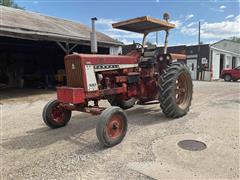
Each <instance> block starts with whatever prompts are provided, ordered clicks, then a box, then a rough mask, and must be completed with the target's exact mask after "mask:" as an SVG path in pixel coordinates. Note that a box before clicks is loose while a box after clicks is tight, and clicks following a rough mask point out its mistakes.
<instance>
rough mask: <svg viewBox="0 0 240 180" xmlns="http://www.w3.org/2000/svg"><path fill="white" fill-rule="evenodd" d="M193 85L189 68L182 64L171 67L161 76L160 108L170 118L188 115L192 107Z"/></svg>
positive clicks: (177, 63)
mask: <svg viewBox="0 0 240 180" xmlns="http://www.w3.org/2000/svg"><path fill="white" fill-rule="evenodd" d="M192 93H193V84H192V79H191V75H190V73H189V70H188V68H187V66H186V65H185V64H183V63H180V62H174V63H172V64H171V65H169V66H168V67H167V68H166V69H165V70H164V72H163V74H162V75H161V76H160V97H159V101H160V107H161V108H162V110H163V113H164V114H165V115H166V116H167V117H169V118H179V117H182V116H184V115H186V114H187V112H188V111H189V107H190V106H191V101H192Z"/></svg>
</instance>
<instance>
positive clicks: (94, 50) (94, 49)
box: [90, 17, 98, 54]
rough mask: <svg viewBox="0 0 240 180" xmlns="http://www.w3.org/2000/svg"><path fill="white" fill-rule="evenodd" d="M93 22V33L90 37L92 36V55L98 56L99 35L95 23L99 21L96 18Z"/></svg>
mask: <svg viewBox="0 0 240 180" xmlns="http://www.w3.org/2000/svg"><path fill="white" fill-rule="evenodd" d="M91 20H92V32H91V34H90V36H91V53H93V54H97V52H98V47H97V34H96V27H95V22H96V21H97V18H96V17H94V18H92V19H91Z"/></svg>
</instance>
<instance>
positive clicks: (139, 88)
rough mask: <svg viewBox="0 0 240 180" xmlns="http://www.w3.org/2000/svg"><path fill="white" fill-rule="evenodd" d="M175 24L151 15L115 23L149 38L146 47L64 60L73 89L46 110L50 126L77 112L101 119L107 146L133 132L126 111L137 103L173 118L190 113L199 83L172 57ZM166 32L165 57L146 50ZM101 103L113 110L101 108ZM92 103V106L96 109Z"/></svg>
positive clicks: (64, 91)
mask: <svg viewBox="0 0 240 180" xmlns="http://www.w3.org/2000/svg"><path fill="white" fill-rule="evenodd" d="M174 26H175V25H174V24H171V23H169V22H168V15H167V14H165V15H164V20H159V19H155V18H151V17H146V16H144V17H140V18H135V19H130V20H127V21H122V22H119V23H115V24H113V27H114V28H117V29H122V30H127V31H131V32H137V33H142V34H143V43H142V44H136V49H135V50H133V51H131V52H129V53H128V54H127V55H124V56H122V55H99V54H77V53H74V54H71V55H67V56H65V58H64V62H65V70H66V76H67V86H66V87H57V100H53V101H50V102H49V103H48V104H46V106H45V107H44V110H43V120H44V122H45V123H46V124H47V125H48V126H49V127H50V128H60V127H63V126H65V125H66V124H67V123H68V122H69V120H70V118H71V113H72V111H80V112H86V113H91V114H93V115H99V114H100V116H99V119H98V123H97V127H96V133H97V138H98V140H99V141H100V143H101V144H103V145H104V146H106V147H111V146H114V145H116V144H118V143H120V142H121V141H122V140H123V138H124V136H125V134H126V132H127V127H128V124H127V115H126V113H125V112H124V111H123V109H128V108H131V107H133V106H134V105H135V103H138V104H141V105H146V104H148V103H150V102H157V103H160V107H161V109H162V111H163V113H164V114H165V115H166V116H167V117H169V118H179V117H182V116H184V115H186V114H187V112H188V111H189V107H190V105H191V100H192V93H193V85H192V80H191V76H190V73H189V71H188V68H187V66H186V65H185V63H183V62H180V61H175V60H176V59H178V60H182V59H184V58H185V56H184V55H181V54H168V53H167V39H168V34H169V31H170V29H173V28H174ZM161 30H163V31H165V32H166V36H165V45H164V53H160V50H159V49H158V48H156V47H154V46H148V47H146V48H145V42H146V37H147V35H148V34H149V33H150V32H156V31H161ZM101 99H105V100H108V102H109V103H110V104H111V107H108V108H103V107H99V105H98V102H99V101H100V100H101ZM90 103H91V104H92V105H90Z"/></svg>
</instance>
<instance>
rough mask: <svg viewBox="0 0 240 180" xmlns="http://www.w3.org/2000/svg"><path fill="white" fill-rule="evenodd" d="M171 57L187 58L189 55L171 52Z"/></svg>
mask: <svg viewBox="0 0 240 180" xmlns="http://www.w3.org/2000/svg"><path fill="white" fill-rule="evenodd" d="M170 55H171V57H172V59H173V60H175V59H178V60H186V59H187V55H185V54H176V53H170Z"/></svg>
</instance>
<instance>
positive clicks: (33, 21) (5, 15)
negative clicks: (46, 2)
mask: <svg viewBox="0 0 240 180" xmlns="http://www.w3.org/2000/svg"><path fill="white" fill-rule="evenodd" d="M0 11H1V13H2V18H1V24H0V36H8V37H17V38H24V39H34V40H52V41H61V42H72V43H74V42H75V43H79V41H88V42H89V41H90V32H91V29H90V28H88V27H87V26H85V25H83V24H81V23H79V22H73V21H70V20H64V19H60V18H56V17H50V16H45V15H42V14H39V13H34V12H30V11H26V10H19V9H14V8H9V7H5V6H0ZM97 40H98V42H101V43H106V44H113V45H119V44H122V43H121V42H119V41H117V40H115V39H113V38H111V37H109V36H107V35H105V34H103V33H100V32H97Z"/></svg>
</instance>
